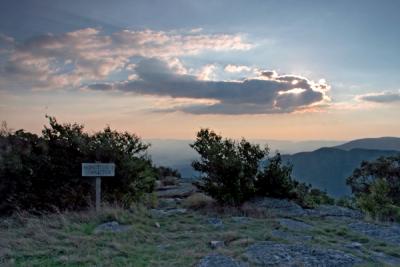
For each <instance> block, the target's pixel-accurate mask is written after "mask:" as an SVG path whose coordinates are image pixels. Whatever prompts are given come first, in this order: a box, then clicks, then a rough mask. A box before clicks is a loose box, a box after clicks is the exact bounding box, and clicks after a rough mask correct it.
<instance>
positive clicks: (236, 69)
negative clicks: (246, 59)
mask: <svg viewBox="0 0 400 267" xmlns="http://www.w3.org/2000/svg"><path fill="white" fill-rule="evenodd" d="M224 71H226V72H229V73H240V72H251V71H253V68H251V67H248V66H244V65H233V64H229V65H226V66H225V68H224Z"/></svg>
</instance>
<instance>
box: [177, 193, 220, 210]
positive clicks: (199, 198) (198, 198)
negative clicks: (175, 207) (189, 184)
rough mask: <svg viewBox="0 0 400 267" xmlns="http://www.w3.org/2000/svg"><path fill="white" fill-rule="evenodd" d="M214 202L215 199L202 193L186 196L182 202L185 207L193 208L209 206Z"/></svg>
mask: <svg viewBox="0 0 400 267" xmlns="http://www.w3.org/2000/svg"><path fill="white" fill-rule="evenodd" d="M214 204H215V201H214V200H213V199H212V198H211V197H209V196H207V195H205V194H203V193H194V194H192V195H190V196H189V197H188V198H186V199H185V200H184V201H183V203H182V205H183V206H184V207H185V208H189V209H194V210H198V209H205V208H210V207H212V206H214Z"/></svg>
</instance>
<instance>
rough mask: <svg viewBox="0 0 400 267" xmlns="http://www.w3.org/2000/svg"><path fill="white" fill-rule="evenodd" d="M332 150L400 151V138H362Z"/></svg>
mask: <svg viewBox="0 0 400 267" xmlns="http://www.w3.org/2000/svg"><path fill="white" fill-rule="evenodd" d="M334 148H338V149H342V150H351V149H355V148H361V149H374V150H397V151H400V137H379V138H363V139H357V140H353V141H350V142H347V143H344V144H342V145H339V146H335V147H334Z"/></svg>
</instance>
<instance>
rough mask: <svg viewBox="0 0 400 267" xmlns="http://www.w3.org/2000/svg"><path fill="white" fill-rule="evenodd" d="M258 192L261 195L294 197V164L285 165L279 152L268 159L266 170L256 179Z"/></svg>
mask: <svg viewBox="0 0 400 267" xmlns="http://www.w3.org/2000/svg"><path fill="white" fill-rule="evenodd" d="M255 185H256V188H257V189H256V191H257V192H256V193H257V194H258V195H261V196H269V197H276V198H292V197H293V193H294V192H293V190H294V188H295V183H294V181H293V179H292V166H290V165H283V164H282V158H281V155H280V154H279V153H277V154H276V155H275V156H274V157H272V158H270V159H269V160H268V163H267V164H266V165H265V167H264V170H263V171H261V172H259V173H258V175H257V179H256V181H255Z"/></svg>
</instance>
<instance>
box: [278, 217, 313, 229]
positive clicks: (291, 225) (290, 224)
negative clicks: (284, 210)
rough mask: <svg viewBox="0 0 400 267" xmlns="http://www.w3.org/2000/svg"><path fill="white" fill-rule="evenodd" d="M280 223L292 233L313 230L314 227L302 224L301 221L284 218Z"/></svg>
mask: <svg viewBox="0 0 400 267" xmlns="http://www.w3.org/2000/svg"><path fill="white" fill-rule="evenodd" d="M278 221H279V224H280V225H282V226H283V227H286V228H288V229H289V230H292V231H303V230H311V229H312V228H313V227H312V225H309V224H307V223H304V222H301V221H296V220H292V219H285V218H282V219H279V220H278Z"/></svg>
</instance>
